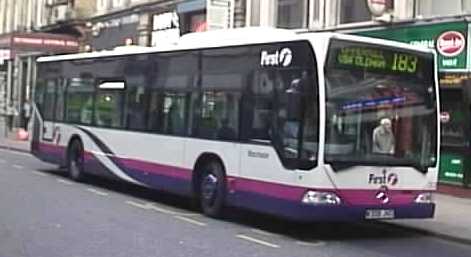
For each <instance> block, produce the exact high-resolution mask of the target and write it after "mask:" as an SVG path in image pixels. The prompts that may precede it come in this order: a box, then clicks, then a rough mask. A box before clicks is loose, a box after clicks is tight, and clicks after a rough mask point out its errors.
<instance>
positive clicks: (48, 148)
mask: <svg viewBox="0 0 471 257" xmlns="http://www.w3.org/2000/svg"><path fill="white" fill-rule="evenodd" d="M38 148H39V151H41V152H46V153H52V154H60V155H63V154H64V150H65V147H63V146H60V145H54V144H45V143H40V144H39V146H38Z"/></svg>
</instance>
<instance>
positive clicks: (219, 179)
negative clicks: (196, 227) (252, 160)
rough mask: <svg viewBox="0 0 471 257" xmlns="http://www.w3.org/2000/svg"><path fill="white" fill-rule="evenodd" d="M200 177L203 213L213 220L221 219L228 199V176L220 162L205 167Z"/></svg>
mask: <svg viewBox="0 0 471 257" xmlns="http://www.w3.org/2000/svg"><path fill="white" fill-rule="evenodd" d="M201 172H202V173H201V176H200V180H199V182H200V190H199V191H200V192H199V193H200V195H199V199H200V205H201V209H202V211H203V213H204V214H205V215H207V216H210V217H213V218H220V217H221V216H222V215H223V211H224V202H225V199H226V176H225V175H224V169H223V167H222V165H221V164H220V163H219V162H216V161H212V162H209V163H208V164H207V165H205V166H204V167H203V169H202V171H201Z"/></svg>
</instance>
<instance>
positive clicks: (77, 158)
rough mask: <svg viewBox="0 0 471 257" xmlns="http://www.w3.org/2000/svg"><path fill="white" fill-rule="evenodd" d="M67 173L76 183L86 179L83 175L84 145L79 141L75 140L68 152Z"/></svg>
mask: <svg viewBox="0 0 471 257" xmlns="http://www.w3.org/2000/svg"><path fill="white" fill-rule="evenodd" d="M67 171H68V173H69V177H70V178H71V179H72V180H75V181H82V180H83V179H84V173H83V145H82V142H80V141H79V140H74V141H73V142H72V143H71V144H70V146H69V150H68V157H67Z"/></svg>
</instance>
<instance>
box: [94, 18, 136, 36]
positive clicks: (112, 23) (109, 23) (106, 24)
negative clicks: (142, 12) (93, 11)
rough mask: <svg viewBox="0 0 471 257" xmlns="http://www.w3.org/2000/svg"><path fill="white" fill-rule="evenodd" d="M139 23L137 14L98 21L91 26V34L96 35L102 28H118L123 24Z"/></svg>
mask: <svg viewBox="0 0 471 257" xmlns="http://www.w3.org/2000/svg"><path fill="white" fill-rule="evenodd" d="M137 23H139V15H138V14H131V15H128V16H124V17H120V18H115V19H110V20H106V21H99V22H97V23H95V24H93V26H92V34H93V35H94V36H95V37H97V36H99V35H100V32H101V31H102V30H104V29H111V28H118V27H121V26H125V25H131V24H137Z"/></svg>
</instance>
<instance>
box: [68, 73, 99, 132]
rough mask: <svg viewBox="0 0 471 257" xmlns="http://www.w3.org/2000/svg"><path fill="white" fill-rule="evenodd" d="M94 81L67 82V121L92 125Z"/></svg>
mask: <svg viewBox="0 0 471 257" xmlns="http://www.w3.org/2000/svg"><path fill="white" fill-rule="evenodd" d="M94 92H95V84H94V80H93V79H90V78H72V79H68V80H67V90H66V110H65V120H66V121H67V122H71V123H79V124H85V125H90V124H91V123H92V114H93V105H94V98H93V96H94Z"/></svg>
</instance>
